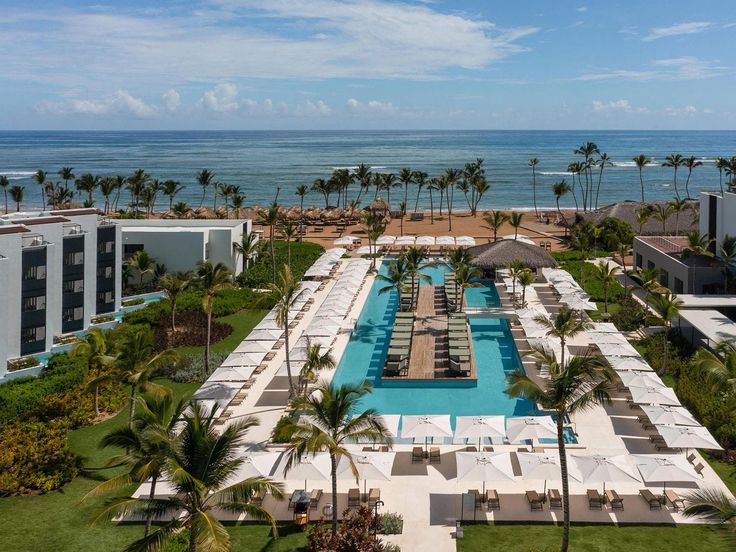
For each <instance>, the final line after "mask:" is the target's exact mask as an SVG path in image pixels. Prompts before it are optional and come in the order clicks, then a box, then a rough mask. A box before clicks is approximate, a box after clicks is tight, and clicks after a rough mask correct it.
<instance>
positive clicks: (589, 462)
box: [570, 454, 639, 492]
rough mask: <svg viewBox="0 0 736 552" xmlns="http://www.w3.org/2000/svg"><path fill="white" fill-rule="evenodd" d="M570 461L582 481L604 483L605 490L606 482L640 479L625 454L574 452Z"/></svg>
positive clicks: (575, 475) (572, 471)
mask: <svg viewBox="0 0 736 552" xmlns="http://www.w3.org/2000/svg"><path fill="white" fill-rule="evenodd" d="M570 463H571V468H572V469H571V470H570V472H571V473H572V474H573V476H574V477H576V478H577V479H578V480H579V481H580V482H581V483H603V491H604V492H605V490H606V483H617V482H621V483H623V482H632V481H639V476H638V475H637V473H636V471H635V470H634V468H633V466H632V465H631V464H630V463H629V462H628V460H627V458H626V455H625V454H616V455H611V456H604V455H602V454H592V455H576V454H573V455H571V456H570Z"/></svg>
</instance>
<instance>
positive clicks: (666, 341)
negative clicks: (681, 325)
mask: <svg viewBox="0 0 736 552" xmlns="http://www.w3.org/2000/svg"><path fill="white" fill-rule="evenodd" d="M669 348H670V325H669V323H667V322H665V323H664V355H662V375H664V374H666V373H667V361H668V358H667V357H668V356H669Z"/></svg>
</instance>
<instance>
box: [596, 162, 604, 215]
mask: <svg viewBox="0 0 736 552" xmlns="http://www.w3.org/2000/svg"><path fill="white" fill-rule="evenodd" d="M603 165H604V162H601V172H600V173H599V174H598V186H597V187H596V190H595V208H596V209H597V208H598V196H600V193H601V181H602V180H603Z"/></svg>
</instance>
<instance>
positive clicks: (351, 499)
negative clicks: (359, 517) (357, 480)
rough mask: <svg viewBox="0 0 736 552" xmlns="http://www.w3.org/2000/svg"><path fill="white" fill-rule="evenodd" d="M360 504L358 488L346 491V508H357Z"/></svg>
mask: <svg viewBox="0 0 736 552" xmlns="http://www.w3.org/2000/svg"><path fill="white" fill-rule="evenodd" d="M359 506H360V489H350V490H349V491H348V508H358V507H359Z"/></svg>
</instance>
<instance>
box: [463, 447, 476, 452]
mask: <svg viewBox="0 0 736 552" xmlns="http://www.w3.org/2000/svg"><path fill="white" fill-rule="evenodd" d="M465 452H478V447H476V446H474V445H469V446H467V447H465Z"/></svg>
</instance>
